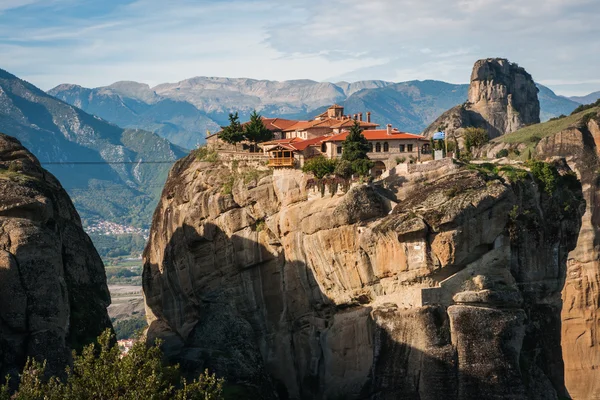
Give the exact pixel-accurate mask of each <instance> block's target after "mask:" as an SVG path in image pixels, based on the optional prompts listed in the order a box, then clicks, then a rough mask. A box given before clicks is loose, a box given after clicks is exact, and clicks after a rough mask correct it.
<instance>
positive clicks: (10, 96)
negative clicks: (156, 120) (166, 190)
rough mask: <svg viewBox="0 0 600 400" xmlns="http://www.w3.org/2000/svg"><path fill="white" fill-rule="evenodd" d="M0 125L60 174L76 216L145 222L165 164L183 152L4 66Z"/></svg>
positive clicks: (163, 177)
mask: <svg viewBox="0 0 600 400" xmlns="http://www.w3.org/2000/svg"><path fill="white" fill-rule="evenodd" d="M0 132H2V133H5V134H7V135H10V136H13V137H16V138H17V139H19V140H20V141H21V142H22V143H23V145H24V146H26V147H27V148H28V149H29V150H30V151H31V152H32V153H34V155H35V156H36V157H37V158H38V159H39V160H40V162H41V163H42V165H44V167H46V168H47V169H48V170H49V171H50V172H52V173H53V174H54V175H55V176H56V177H57V178H58V179H59V180H60V181H61V183H62V184H63V186H64V187H65V189H66V190H67V191H68V192H69V194H70V195H71V197H72V199H73V201H74V203H75V206H76V207H77V210H78V211H79V213H80V215H81V217H82V219H83V220H84V222H86V221H88V222H90V221H93V220H96V219H101V220H111V221H115V222H119V223H125V224H132V225H136V226H140V227H144V226H147V225H149V223H150V216H151V214H152V212H153V210H154V207H155V205H156V201H157V199H158V197H159V195H160V192H161V189H162V186H163V184H164V181H165V180H166V176H167V174H168V170H169V168H170V163H171V162H172V161H174V160H176V159H178V158H180V157H182V156H183V155H184V154H185V151H184V150H183V149H181V148H179V147H177V146H175V145H173V144H171V143H170V142H169V141H167V140H165V139H163V138H161V137H159V136H158V135H156V134H154V133H151V132H147V131H143V130H140V129H123V128H120V127H118V126H117V125H114V124H112V123H109V122H107V121H105V120H103V119H101V118H99V117H97V116H94V115H90V114H88V113H86V112H84V111H82V110H81V109H79V108H77V107H74V106H72V105H70V104H67V103H65V102H63V101H61V100H58V99H56V98H54V97H52V96H50V95H48V94H47V93H45V92H44V91H42V90H40V89H38V88H37V87H35V86H33V85H32V84H30V83H28V82H26V81H24V80H21V79H19V78H17V77H16V76H14V75H12V74H10V73H8V72H7V71H4V70H0ZM148 161H153V162H154V161H160V162H161V164H151V163H147V162H148Z"/></svg>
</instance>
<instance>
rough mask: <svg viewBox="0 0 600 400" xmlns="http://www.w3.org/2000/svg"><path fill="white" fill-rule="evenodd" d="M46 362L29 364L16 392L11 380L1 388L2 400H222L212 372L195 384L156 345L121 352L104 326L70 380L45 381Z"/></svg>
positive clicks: (77, 357) (77, 359)
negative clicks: (167, 361) (170, 364)
mask: <svg viewBox="0 0 600 400" xmlns="http://www.w3.org/2000/svg"><path fill="white" fill-rule="evenodd" d="M44 370H45V364H42V363H38V362H35V361H32V360H29V361H28V362H27V365H26V366H25V369H24V370H23V373H22V375H21V382H20V385H19V388H18V391H17V392H16V393H14V394H13V395H12V396H11V395H10V391H9V389H8V384H5V385H4V386H2V387H0V400H9V399H12V400H59V399H60V400H62V399H89V400H101V399H102V400H113V399H114V400H116V399H125V400H127V399H131V400H133V399H156V400H162V399H165V400H167V399H177V400H191V399H199V400H200V399H202V400H220V399H222V398H223V397H222V385H223V381H222V380H220V379H217V378H216V377H215V376H214V375H209V374H208V373H204V374H201V375H200V377H199V378H198V379H197V380H194V381H193V382H191V383H188V382H186V381H185V379H181V378H180V377H179V374H178V369H177V367H165V366H164V365H163V364H162V354H161V351H160V350H159V348H158V347H157V346H153V347H147V346H146V345H145V344H144V343H142V342H138V343H136V344H134V346H133V347H132V348H131V350H130V351H129V353H128V354H127V355H124V356H121V353H120V351H119V349H118V347H117V346H116V345H115V343H114V337H113V336H112V334H111V332H110V331H109V330H106V331H105V332H104V333H103V334H102V335H101V336H100V337H99V338H98V343H97V345H96V346H94V345H93V344H92V345H89V346H87V347H85V348H84V349H83V351H82V353H81V354H80V355H77V354H74V357H73V367H71V368H67V370H66V378H65V379H62V380H61V379H59V378H56V377H52V378H50V379H49V380H47V379H44Z"/></svg>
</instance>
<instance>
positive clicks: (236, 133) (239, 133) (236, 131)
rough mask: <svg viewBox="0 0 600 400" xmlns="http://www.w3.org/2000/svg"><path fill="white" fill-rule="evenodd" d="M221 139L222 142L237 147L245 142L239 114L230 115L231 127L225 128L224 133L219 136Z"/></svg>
mask: <svg viewBox="0 0 600 400" xmlns="http://www.w3.org/2000/svg"><path fill="white" fill-rule="evenodd" d="M219 139H221V140H222V141H224V142H226V143H229V144H233V145H235V146H236V150H237V144H238V143H239V142H241V141H242V140H244V129H243V128H242V125H241V124H240V117H239V116H238V113H237V112H236V113H234V114H232V113H229V125H228V126H226V127H225V128H223V131H222V132H221V133H220V134H219Z"/></svg>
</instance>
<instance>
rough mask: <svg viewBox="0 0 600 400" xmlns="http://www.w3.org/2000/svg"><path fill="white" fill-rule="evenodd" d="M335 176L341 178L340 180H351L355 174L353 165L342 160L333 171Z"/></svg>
mask: <svg viewBox="0 0 600 400" xmlns="http://www.w3.org/2000/svg"><path fill="white" fill-rule="evenodd" d="M333 173H334V174H335V176H339V177H340V178H346V179H348V178H350V177H352V174H353V173H354V169H353V168H352V163H351V162H350V161H346V160H340V161H339V162H338V163H337V165H336V166H335V170H334V171H333Z"/></svg>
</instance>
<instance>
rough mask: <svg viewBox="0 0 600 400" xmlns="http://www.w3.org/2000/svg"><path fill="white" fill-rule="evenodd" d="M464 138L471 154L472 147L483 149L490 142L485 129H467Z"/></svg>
mask: <svg viewBox="0 0 600 400" xmlns="http://www.w3.org/2000/svg"><path fill="white" fill-rule="evenodd" d="M464 138H465V148H466V149H467V152H471V148H472V147H475V148H478V147H481V146H483V145H484V144H485V143H487V142H488V141H489V140H490V138H489V137H488V134H487V132H486V130H485V129H483V128H474V127H469V128H465V133H464Z"/></svg>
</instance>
